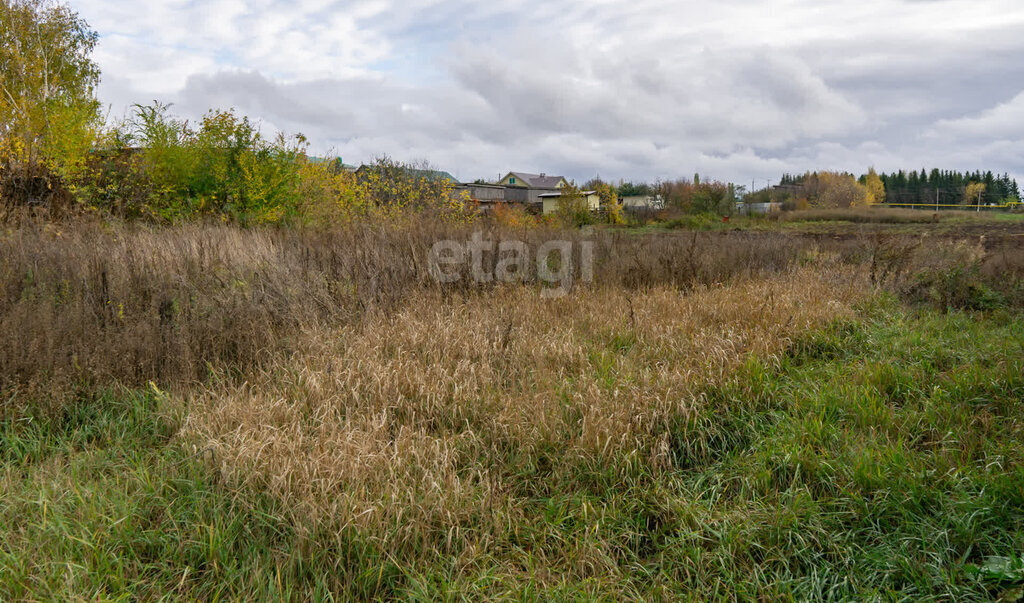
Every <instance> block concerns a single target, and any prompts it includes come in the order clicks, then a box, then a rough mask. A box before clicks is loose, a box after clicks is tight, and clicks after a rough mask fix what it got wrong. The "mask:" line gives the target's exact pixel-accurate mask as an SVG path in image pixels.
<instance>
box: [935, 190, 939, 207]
mask: <svg viewBox="0 0 1024 603" xmlns="http://www.w3.org/2000/svg"><path fill="white" fill-rule="evenodd" d="M935 211H939V187H937V186H936V187H935Z"/></svg>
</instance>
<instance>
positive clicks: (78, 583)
mask: <svg viewBox="0 0 1024 603" xmlns="http://www.w3.org/2000/svg"><path fill="white" fill-rule="evenodd" d="M159 398H160V397H159V396H157V395H154V394H153V393H152V392H127V393H126V392H121V393H110V394H108V395H106V396H103V397H100V398H99V399H96V400H92V401H89V402H83V403H81V404H79V405H77V406H74V407H72V408H70V409H69V410H68V411H67V412H66V413H65V414H64V415H63V416H60V417H54V418H51V419H39V418H34V419H29V418H22V419H20V420H16V421H9V422H6V423H4V424H2V425H0V453H2V456H0V460H2V465H0V491H2V492H3V496H2V497H0V600H5V601H11V600H21V599H45V600H70V599H139V598H141V599H155V598H160V597H164V596H173V597H184V598H189V599H207V600H211V599H225V598H227V599H238V598H251V597H255V598H261V599H281V598H285V599H287V598H296V597H300V596H301V598H306V597H321V598H322V597H324V596H328V595H330V594H331V593H337V592H343V593H346V592H347V594H348V595H350V596H361V597H368V596H372V595H373V594H374V593H377V592H381V588H382V584H381V582H380V581H379V579H378V578H379V577H378V575H377V574H376V573H372V575H371V573H370V572H364V573H362V574H360V573H359V570H361V569H362V568H364V567H374V568H376V567H379V566H380V563H379V555H377V554H376V553H375V552H374V551H373V550H372V547H368V546H366V545H363V544H360V543H358V542H356V541H355V540H353V539H351V538H349V537H348V536H349V535H348V534H336V535H331V536H330V537H319V536H317V535H316V534H305V533H303V532H302V531H301V529H299V528H300V526H296V525H294V524H293V523H290V522H288V521H286V520H285V519H283V517H284V516H285V513H284V512H283V509H281V507H280V505H278V504H277V503H276V502H275V501H273V500H270V499H268V498H266V497H263V496H261V495H259V494H258V493H252V492H239V491H234V490H232V489H229V488H227V487H225V486H224V485H223V484H221V483H219V481H218V479H217V473H216V472H215V471H212V470H210V469H209V468H208V466H209V465H210V463H209V462H203V460H204V459H201V458H200V457H204V458H205V460H206V461H209V460H210V459H209V454H206V455H203V454H202V453H200V454H199V455H198V456H197V455H195V454H192V453H191V452H190V451H187V450H186V449H185V447H184V446H182V444H181V443H180V442H177V441H175V439H174V432H175V427H174V419H173V418H172V417H171V416H168V415H167V414H166V413H165V412H164V411H163V410H162V409H161V408H160V407H159V406H160V405H159ZM310 539H315V540H318V542H317V544H316V545H315V546H312V545H311V540H310Z"/></svg>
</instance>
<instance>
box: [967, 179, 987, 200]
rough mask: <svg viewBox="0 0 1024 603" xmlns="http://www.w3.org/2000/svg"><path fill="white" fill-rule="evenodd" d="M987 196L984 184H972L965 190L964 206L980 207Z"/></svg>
mask: <svg viewBox="0 0 1024 603" xmlns="http://www.w3.org/2000/svg"><path fill="white" fill-rule="evenodd" d="M984 194H985V183H984V182H971V183H969V184H968V185H967V186H966V187H965V188H964V205H980V204H981V198H982V196H983V195H984Z"/></svg>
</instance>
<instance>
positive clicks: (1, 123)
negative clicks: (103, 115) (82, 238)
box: [0, 0, 100, 185]
mask: <svg viewBox="0 0 1024 603" xmlns="http://www.w3.org/2000/svg"><path fill="white" fill-rule="evenodd" d="M97 39H98V36H97V34H96V32H94V31H92V30H91V29H89V26H88V24H87V23H86V22H85V21H84V20H82V19H81V18H80V17H79V16H78V14H77V13H75V12H74V11H72V10H71V9H70V8H69V7H68V6H66V5H64V4H61V3H56V2H49V1H47V0H0V153H2V156H0V165H2V167H3V169H4V170H5V171H7V172H8V174H10V172H11V171H12V170H14V171H17V170H19V169H21V170H26V169H29V168H31V166H34V165H42V166H43V167H44V168H45V169H46V170H47V171H49V172H51V173H52V174H54V175H56V176H58V177H60V178H63V179H64V180H68V179H71V178H73V177H75V176H76V175H77V174H78V173H79V172H80V171H81V169H82V168H83V166H84V163H85V158H86V156H87V153H88V151H89V149H90V147H91V146H92V144H93V143H94V141H95V137H96V134H97V130H98V126H99V123H100V115H99V107H100V105H99V101H97V100H96V98H95V95H94V91H95V88H96V85H97V84H98V82H99V76H100V72H99V67H98V66H97V65H96V63H94V62H93V61H92V59H91V54H92V51H93V49H94V48H95V46H96V42H97ZM51 185H52V183H51Z"/></svg>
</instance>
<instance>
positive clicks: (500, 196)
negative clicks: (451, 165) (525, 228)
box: [456, 182, 531, 212]
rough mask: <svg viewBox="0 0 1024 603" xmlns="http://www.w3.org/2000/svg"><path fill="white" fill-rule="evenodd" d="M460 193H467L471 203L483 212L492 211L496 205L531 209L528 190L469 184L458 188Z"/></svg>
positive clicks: (495, 185) (496, 185) (475, 183)
mask: <svg viewBox="0 0 1024 603" xmlns="http://www.w3.org/2000/svg"><path fill="white" fill-rule="evenodd" d="M456 191H457V192H458V193H465V195H466V197H467V198H468V199H469V201H470V202H471V203H474V204H476V206H477V208H479V209H480V210H481V211H485V212H486V211H490V210H492V209H494V206H495V205H498V204H500V203H507V204H510V205H518V206H521V207H524V208H526V209H531V208H530V207H529V206H530V204H529V203H528V195H527V191H526V189H519V188H511V187H507V186H501V185H499V184H481V183H477V182H467V183H465V184H460V185H459V186H458V187H456Z"/></svg>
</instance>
